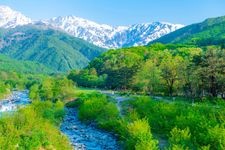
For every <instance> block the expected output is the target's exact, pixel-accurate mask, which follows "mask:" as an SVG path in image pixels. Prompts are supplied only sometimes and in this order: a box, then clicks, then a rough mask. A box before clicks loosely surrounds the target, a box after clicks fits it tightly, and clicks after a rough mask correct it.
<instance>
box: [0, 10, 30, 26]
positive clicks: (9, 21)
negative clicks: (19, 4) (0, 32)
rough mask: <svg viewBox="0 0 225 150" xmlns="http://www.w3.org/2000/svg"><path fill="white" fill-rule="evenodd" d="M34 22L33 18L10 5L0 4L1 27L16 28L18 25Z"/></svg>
mask: <svg viewBox="0 0 225 150" xmlns="http://www.w3.org/2000/svg"><path fill="white" fill-rule="evenodd" d="M29 23H32V20H31V19H30V18H28V17H26V16H24V15H23V14H21V13H20V12H17V11H14V10H12V9H11V8H10V7H8V6H0V27H2V28H15V27H16V26H20V25H26V24H29Z"/></svg>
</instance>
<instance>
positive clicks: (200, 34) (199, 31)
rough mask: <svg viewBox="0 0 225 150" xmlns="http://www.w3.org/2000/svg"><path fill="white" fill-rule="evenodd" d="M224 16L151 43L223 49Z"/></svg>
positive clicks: (183, 29) (180, 30)
mask: <svg viewBox="0 0 225 150" xmlns="http://www.w3.org/2000/svg"><path fill="white" fill-rule="evenodd" d="M224 26H225V16H223V17H218V18H210V19H207V20H205V21H204V22H201V23H197V24H192V25H189V26H186V27H184V28H181V29H179V30H177V31H174V32H172V33H170V34H168V35H165V36H163V37H161V38H159V39H157V40H155V41H153V42H151V43H155V42H160V43H165V44H167V43H179V44H180V43H184V44H191V45H198V46H206V45H221V46H223V47H225V29H224Z"/></svg>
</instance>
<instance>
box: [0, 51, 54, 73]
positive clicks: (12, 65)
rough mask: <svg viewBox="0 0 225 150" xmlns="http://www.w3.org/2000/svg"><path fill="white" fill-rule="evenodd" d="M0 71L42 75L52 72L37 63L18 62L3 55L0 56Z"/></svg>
mask: <svg viewBox="0 0 225 150" xmlns="http://www.w3.org/2000/svg"><path fill="white" fill-rule="evenodd" d="M0 71H12V72H19V73H44V74H49V73H52V72H53V70H51V69H49V68H47V67H45V66H44V65H41V64H39V63H36V62H31V61H18V60H15V59H11V58H9V57H7V56H4V55H0Z"/></svg>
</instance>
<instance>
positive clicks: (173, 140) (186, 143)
mask: <svg viewBox="0 0 225 150" xmlns="http://www.w3.org/2000/svg"><path fill="white" fill-rule="evenodd" d="M170 134H171V136H170V138H169V143H170V148H171V149H178V148H181V149H189V148H190V147H191V145H192V143H191V134H190V130H189V128H186V129H183V130H181V129H178V128H177V127H175V128H173V129H172V131H171V132H170Z"/></svg>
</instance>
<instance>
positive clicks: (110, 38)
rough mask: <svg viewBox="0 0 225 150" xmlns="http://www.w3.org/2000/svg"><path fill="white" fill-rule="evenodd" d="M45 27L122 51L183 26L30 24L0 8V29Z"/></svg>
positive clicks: (74, 21) (73, 21) (58, 20)
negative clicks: (24, 26)
mask: <svg viewBox="0 0 225 150" xmlns="http://www.w3.org/2000/svg"><path fill="white" fill-rule="evenodd" d="M30 23H32V24H33V25H40V24H41V25H42V26H43V25H45V26H47V27H51V28H54V29H57V30H62V31H65V32H66V33H68V34H70V35H72V36H75V37H78V38H81V39H84V40H86V41H88V42H90V43H93V44H95V45H97V46H100V47H103V48H112V49H114V48H121V47H128V46H139V45H146V44H147V43H149V42H150V41H152V40H155V39H158V38H160V37H161V36H163V35H166V34H168V33H170V32H173V31H175V30H177V29H179V28H181V27H183V25H180V24H171V23H165V22H153V23H143V24H136V25H130V26H117V27H113V26H110V25H106V24H98V23H95V22H93V21H90V20H86V19H83V18H79V17H75V16H66V17H55V18H52V19H49V20H40V21H32V20H31V19H30V18H28V17H26V16H24V15H23V14H21V13H20V12H17V11H14V10H12V9H11V8H9V7H7V6H0V27H2V28H15V27H16V26H21V25H27V24H30Z"/></svg>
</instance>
